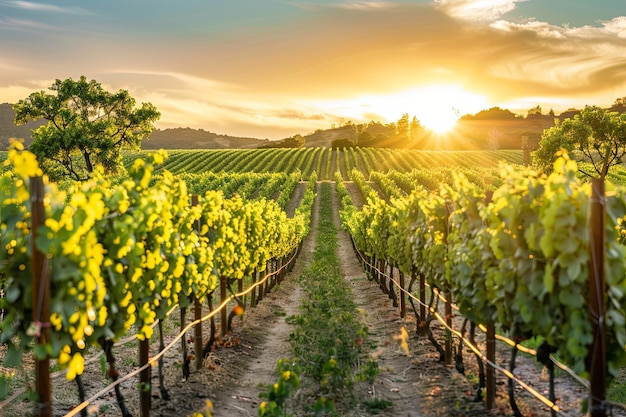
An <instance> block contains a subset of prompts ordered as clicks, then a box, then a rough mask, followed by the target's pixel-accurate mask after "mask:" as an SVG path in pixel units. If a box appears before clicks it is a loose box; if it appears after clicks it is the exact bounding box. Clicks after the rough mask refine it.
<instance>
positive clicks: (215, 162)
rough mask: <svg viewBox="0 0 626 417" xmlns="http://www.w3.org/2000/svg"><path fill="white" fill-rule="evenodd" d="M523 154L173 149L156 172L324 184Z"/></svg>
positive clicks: (517, 159)
mask: <svg viewBox="0 0 626 417" xmlns="http://www.w3.org/2000/svg"><path fill="white" fill-rule="evenodd" d="M147 153H148V152H147V151H144V152H137V153H132V154H126V155H125V157H124V163H125V165H126V166H130V165H132V163H133V161H134V160H135V159H136V158H141V157H143V156H144V155H146V154H147ZM522 158H523V155H522V151H446V152H438V151H416V150H404V149H398V150H391V149H381V148H358V147H357V148H341V149H331V148H300V149H275V148H274V149H231V150H197V151H189V150H179V151H170V152H169V158H168V159H167V160H166V161H165V162H164V164H163V165H162V166H161V167H160V168H157V170H156V172H157V173H158V172H159V170H161V169H162V170H167V171H170V172H171V173H173V174H182V173H185V174H193V175H196V174H207V173H212V174H219V173H228V174H233V173H281V174H292V173H295V172H299V174H300V176H301V177H302V179H304V180H307V179H309V178H310V177H311V175H316V177H317V179H318V180H320V181H325V180H330V181H332V180H333V179H334V177H335V172H340V173H341V177H342V178H343V180H344V181H346V180H349V175H350V172H351V171H352V169H353V168H356V169H357V170H359V171H360V172H361V173H362V174H363V175H364V176H365V177H366V178H368V177H369V175H370V173H372V172H374V171H378V172H387V171H390V170H394V171H398V172H401V173H405V172H411V171H413V170H414V169H420V168H423V169H430V168H432V167H455V166H461V167H468V168H469V167H474V168H484V167H491V168H497V167H498V163H499V162H500V161H503V162H509V163H513V164H521V163H522Z"/></svg>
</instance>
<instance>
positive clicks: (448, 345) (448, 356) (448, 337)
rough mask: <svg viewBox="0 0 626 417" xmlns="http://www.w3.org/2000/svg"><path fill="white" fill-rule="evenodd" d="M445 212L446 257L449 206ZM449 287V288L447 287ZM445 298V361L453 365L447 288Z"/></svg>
mask: <svg viewBox="0 0 626 417" xmlns="http://www.w3.org/2000/svg"><path fill="white" fill-rule="evenodd" d="M444 207H445V210H446V216H445V229H444V235H443V244H444V245H445V246H446V256H447V252H448V233H449V231H448V228H449V224H448V219H449V218H450V208H449V207H448V205H447V204H445V205H444ZM446 287H449V286H446ZM445 298H446V305H445V311H446V351H445V360H446V365H452V356H453V354H452V330H451V329H452V293H451V292H450V289H449V288H446V291H445Z"/></svg>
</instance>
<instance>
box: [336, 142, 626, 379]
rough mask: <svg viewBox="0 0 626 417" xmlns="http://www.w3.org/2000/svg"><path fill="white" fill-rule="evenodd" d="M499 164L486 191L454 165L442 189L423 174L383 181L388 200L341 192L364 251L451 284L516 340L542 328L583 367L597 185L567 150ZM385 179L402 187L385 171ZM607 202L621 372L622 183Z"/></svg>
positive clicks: (612, 339)
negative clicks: (545, 161) (540, 162)
mask: <svg viewBox="0 0 626 417" xmlns="http://www.w3.org/2000/svg"><path fill="white" fill-rule="evenodd" d="M500 170H501V173H500V175H499V177H498V178H495V179H494V180H493V181H491V183H497V184H499V186H498V188H497V189H495V191H493V196H492V198H491V199H489V200H488V199H487V192H486V189H485V181H481V184H480V185H477V184H476V183H473V182H470V180H469V179H468V176H466V175H464V174H463V173H462V172H460V173H458V172H457V173H454V172H451V173H450V175H451V178H450V179H449V180H447V181H445V183H444V184H440V185H439V187H438V190H436V191H432V190H429V191H426V190H425V188H424V187H422V186H421V185H419V184H418V183H417V182H415V183H414V186H413V191H412V192H411V193H406V182H407V179H406V178H405V179H404V180H403V181H404V182H405V184H404V185H403V187H402V188H403V189H404V190H405V191H403V192H400V191H399V190H397V189H395V188H393V189H391V190H389V191H385V193H386V194H387V195H391V196H394V197H393V198H391V199H390V200H389V201H388V202H387V201H384V200H382V199H380V198H376V197H374V196H373V195H372V194H370V196H369V199H368V203H367V204H366V205H365V206H364V207H363V208H362V210H360V211H359V210H357V209H356V208H355V207H354V206H352V205H351V204H344V208H343V209H342V212H341V219H342V223H343V226H344V227H345V228H346V229H347V230H348V231H349V232H350V233H351V235H352V236H353V239H354V242H355V244H356V246H357V247H358V248H359V249H360V250H362V251H363V252H364V253H366V254H367V255H376V257H378V258H382V259H386V260H387V261H388V262H389V263H391V264H393V265H396V266H398V267H399V268H400V269H402V270H404V272H409V273H410V272H411V271H417V272H420V273H424V274H425V275H426V277H427V279H428V280H429V282H430V284H431V285H432V286H434V287H438V288H440V289H444V290H447V289H449V290H450V291H451V293H452V295H453V299H454V300H455V302H456V303H457V305H458V306H459V309H460V311H461V313H462V314H463V315H465V316H466V317H468V318H470V319H471V320H473V321H475V322H477V323H482V324H486V323H487V322H489V321H494V322H495V323H496V324H497V326H498V327H499V328H500V329H502V330H504V331H506V332H507V333H508V334H509V335H510V336H511V337H514V338H517V339H518V340H519V339H522V338H525V337H533V336H534V337H539V338H542V339H544V340H545V341H546V342H547V343H548V344H550V345H551V346H553V347H555V348H556V349H557V350H558V352H557V355H558V356H559V358H561V359H562V360H564V361H565V362H566V363H568V364H569V365H570V366H571V367H572V368H573V369H574V370H575V371H576V372H578V373H580V374H581V375H585V374H586V366H585V361H586V357H587V354H588V349H589V345H590V343H591V342H592V340H593V334H592V329H591V323H590V319H589V313H588V311H589V309H588V305H589V299H588V294H589V291H588V287H589V268H590V264H592V260H591V259H590V256H589V250H588V247H589V223H588V211H589V201H590V195H591V187H590V185H589V184H587V183H584V182H583V181H581V180H580V179H579V177H578V176H577V171H578V168H577V164H576V163H575V162H574V161H571V160H569V158H568V157H567V155H565V154H564V155H562V156H561V157H560V158H559V159H558V160H557V161H556V162H555V164H554V170H553V172H552V173H551V174H550V175H545V174H543V173H540V172H537V171H534V170H532V169H530V168H522V167H519V166H515V167H514V166H511V165H507V164H503V165H501V168H500ZM407 176H410V174H407ZM379 184H380V185H381V186H382V188H383V189H384V190H385V189H387V188H392V187H394V185H393V184H390V183H389V181H388V180H387V179H384V180H380V182H379ZM385 184H387V185H385ZM403 193H404V195H402V194H403ZM348 198H349V197H348ZM606 208H607V211H606V237H607V238H606V281H607V286H608V291H607V297H608V299H607V310H606V326H607V335H608V336H607V337H608V341H607V352H608V361H609V371H610V373H611V375H612V376H615V375H616V371H617V369H618V368H619V366H621V365H622V364H623V362H624V361H625V359H626V354H625V351H624V346H625V344H626V325H625V324H626V310H625V309H624V307H623V306H626V269H625V268H626V256H625V255H626V254H625V249H626V248H625V246H624V244H625V243H626V189H624V188H622V187H616V186H613V185H610V189H609V190H608V192H607V194H606ZM407 248H410V252H407ZM593 261H600V262H601V260H593Z"/></svg>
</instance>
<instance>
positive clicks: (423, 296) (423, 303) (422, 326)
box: [420, 272, 426, 336]
mask: <svg viewBox="0 0 626 417" xmlns="http://www.w3.org/2000/svg"><path fill="white" fill-rule="evenodd" d="M420 320H421V322H420V336H426V275H424V273H422V272H420Z"/></svg>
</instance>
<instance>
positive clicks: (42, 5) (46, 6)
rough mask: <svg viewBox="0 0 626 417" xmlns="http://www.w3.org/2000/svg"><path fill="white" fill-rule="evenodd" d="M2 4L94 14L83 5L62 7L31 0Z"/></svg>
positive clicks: (57, 11)
mask: <svg viewBox="0 0 626 417" xmlns="http://www.w3.org/2000/svg"><path fill="white" fill-rule="evenodd" d="M2 4H4V5H6V6H9V7H14V8H16V9H22V10H30V11H39V12H46V13H63V14H78V15H89V14H92V13H91V12H90V11H89V10H87V9H84V8H82V7H61V6H56V5H52V4H45V3H33V2H30V1H5V2H3V3H2Z"/></svg>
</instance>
